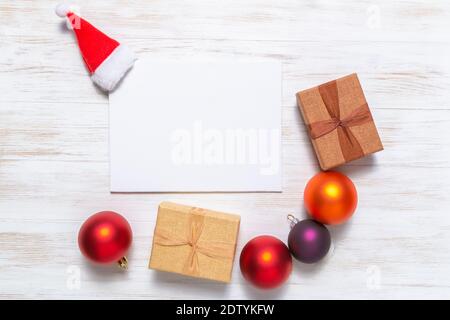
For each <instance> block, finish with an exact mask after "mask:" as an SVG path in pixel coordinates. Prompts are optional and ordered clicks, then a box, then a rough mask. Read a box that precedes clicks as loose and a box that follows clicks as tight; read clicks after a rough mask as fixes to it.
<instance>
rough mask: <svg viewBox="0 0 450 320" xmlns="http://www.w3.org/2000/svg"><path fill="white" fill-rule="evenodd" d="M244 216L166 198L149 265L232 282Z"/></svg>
mask: <svg viewBox="0 0 450 320" xmlns="http://www.w3.org/2000/svg"><path fill="white" fill-rule="evenodd" d="M239 224H240V217H239V216H238V215H232V214H227V213H222V212H217V211H212V210H207V209H201V208H196V207H189V206H184V205H179V204H175V203H171V202H162V203H161V204H160V205H159V208H158V217H157V221H156V226H155V231H154V235H153V246H152V253H151V257H150V263H149V268H151V269H155V270H160V271H167V272H174V273H179V274H183V275H187V276H192V277H198V278H204V279H210V280H216V281H221V282H230V280H231V272H232V269H233V261H234V256H235V252H236V242H237V236H238V232H239Z"/></svg>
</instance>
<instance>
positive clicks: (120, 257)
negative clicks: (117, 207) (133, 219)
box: [78, 211, 133, 267]
mask: <svg viewBox="0 0 450 320" xmlns="http://www.w3.org/2000/svg"><path fill="white" fill-rule="evenodd" d="M132 238H133V234H132V231H131V227H130V224H129V223H128V221H127V220H126V219H125V218H124V217H122V216H121V215H120V214H118V213H116V212H112V211H102V212H98V213H96V214H94V215H92V216H90V217H89V218H88V219H87V220H86V221H85V222H84V223H83V225H82V226H81V228H80V231H79V233H78V246H79V247H80V250H81V253H82V254H83V255H84V256H85V257H86V258H88V259H89V260H91V261H93V262H96V263H100V264H108V263H112V262H118V263H119V265H121V266H122V267H126V259H125V258H124V256H125V254H126V252H127V251H128V248H129V247H130V245H131V241H132Z"/></svg>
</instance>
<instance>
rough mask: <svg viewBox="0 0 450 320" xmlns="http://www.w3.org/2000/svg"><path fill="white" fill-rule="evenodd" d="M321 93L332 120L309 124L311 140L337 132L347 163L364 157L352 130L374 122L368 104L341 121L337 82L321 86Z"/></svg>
mask: <svg viewBox="0 0 450 320" xmlns="http://www.w3.org/2000/svg"><path fill="white" fill-rule="evenodd" d="M319 93H320V96H321V98H322V100H323V102H324V104H325V107H326V109H327V111H328V114H329V115H330V117H331V119H329V120H322V121H317V122H314V123H311V124H309V126H308V128H309V133H310V136H311V138H312V139H318V138H320V137H323V136H325V135H327V134H329V133H331V132H333V131H334V130H337V133H338V140H339V145H340V148H341V151H342V155H343V156H344V159H345V161H346V162H348V161H351V160H354V159H357V158H360V157H362V156H364V151H363V149H362V147H361V145H360V143H359V142H358V140H357V139H356V137H355V136H354V134H353V133H352V131H351V130H350V128H351V127H353V126H359V125H362V124H365V123H367V122H370V121H373V120H372V115H371V113H370V110H369V106H368V105H367V103H364V104H363V105H361V106H359V107H357V108H355V109H354V110H353V111H352V112H351V113H350V114H349V115H348V116H347V117H345V118H343V119H341V112H340V106H339V94H338V87H337V81H331V82H328V83H325V84H323V85H320V86H319Z"/></svg>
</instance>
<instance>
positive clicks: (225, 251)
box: [154, 208, 236, 275]
mask: <svg viewBox="0 0 450 320" xmlns="http://www.w3.org/2000/svg"><path fill="white" fill-rule="evenodd" d="M189 220H190V221H189V230H188V232H187V234H185V235H184V236H179V235H175V234H173V232H170V231H168V230H165V229H157V230H156V231H155V235H154V242H155V244H158V245H160V246H167V247H178V246H190V247H191V251H190V253H189V256H188V259H187V261H186V265H185V272H186V273H187V274H190V275H195V274H198V272H199V268H200V267H199V262H198V254H199V253H201V254H203V255H205V256H207V257H209V258H212V259H230V260H231V259H233V257H234V252H235V246H236V244H235V243H228V242H222V241H211V240H209V241H207V242H206V241H202V240H200V236H201V234H202V232H203V227H204V224H205V223H204V220H205V215H204V213H203V209H200V208H193V209H192V210H191V212H190V217H189Z"/></svg>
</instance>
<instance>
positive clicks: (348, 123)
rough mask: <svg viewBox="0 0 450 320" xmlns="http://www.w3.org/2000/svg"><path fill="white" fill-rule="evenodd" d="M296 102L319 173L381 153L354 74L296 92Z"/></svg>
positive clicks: (365, 102)
mask: <svg viewBox="0 0 450 320" xmlns="http://www.w3.org/2000/svg"><path fill="white" fill-rule="evenodd" d="M297 102H298V107H299V109H300V111H301V113H302V115H303V119H304V121H305V124H306V127H307V129H308V132H309V135H310V138H311V141H312V145H313V147H314V150H315V153H316V156H317V158H318V160H319V164H320V167H321V168H322V169H323V170H328V169H331V168H334V167H337V166H339V165H342V164H345V163H347V162H350V161H353V160H356V159H359V158H362V157H364V156H366V155H368V154H371V153H374V152H377V151H381V150H383V145H382V143H381V140H380V137H379V135H378V131H377V128H376V126H375V123H374V121H373V118H372V114H371V113H370V109H369V106H368V104H367V101H366V98H365V96H364V92H363V90H362V88H361V84H360V82H359V79H358V76H357V75H356V74H351V75H349V76H346V77H343V78H340V79H337V80H334V81H330V82H327V83H325V84H322V85H319V86H317V87H314V88H311V89H308V90H304V91H300V92H298V93H297Z"/></svg>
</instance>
